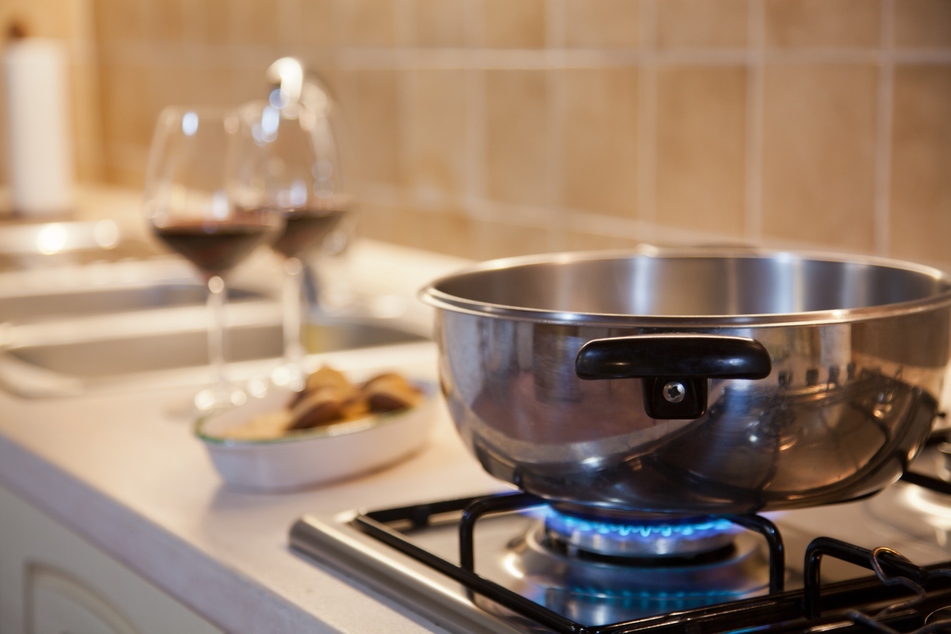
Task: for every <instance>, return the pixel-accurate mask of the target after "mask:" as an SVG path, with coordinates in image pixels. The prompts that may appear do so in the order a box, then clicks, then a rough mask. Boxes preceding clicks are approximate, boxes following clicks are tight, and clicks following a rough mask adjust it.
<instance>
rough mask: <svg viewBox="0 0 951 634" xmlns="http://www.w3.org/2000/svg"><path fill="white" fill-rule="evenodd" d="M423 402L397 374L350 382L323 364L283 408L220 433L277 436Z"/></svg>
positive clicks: (251, 437)
mask: <svg viewBox="0 0 951 634" xmlns="http://www.w3.org/2000/svg"><path fill="white" fill-rule="evenodd" d="M422 401H423V394H422V392H421V391H420V390H419V389H418V388H417V387H416V386H415V385H413V384H412V383H411V382H410V381H408V380H407V379H406V378H405V377H403V376H402V375H400V374H398V373H395V372H387V373H385V374H381V375H379V376H376V377H374V378H372V379H370V380H369V381H367V382H366V383H363V384H353V383H351V382H350V381H349V380H348V379H347V377H346V376H344V375H343V374H342V373H341V372H340V371H338V370H335V369H334V368H332V367H330V366H327V365H324V366H322V367H321V368H320V369H318V370H317V371H316V372H313V373H312V374H310V375H308V377H307V381H306V383H305V386H304V389H303V390H301V391H300V392H296V393H294V395H293V396H292V397H291V398H290V400H289V401H288V402H287V404H286V405H285V406H284V408H282V409H280V410H276V411H271V412H267V413H265V414H262V415H260V416H255V417H253V418H251V419H250V420H249V421H248V422H246V423H244V424H242V425H238V426H235V427H233V428H231V429H229V430H227V431H225V432H224V433H223V434H222V436H224V437H226V438H233V439H240V440H266V439H270V438H279V437H281V436H284V435H286V434H289V433H292V432H296V431H303V430H307V429H314V428H315V427H324V426H327V425H333V424H336V423H343V422H347V421H351V420H356V419H359V418H363V417H365V416H370V415H373V414H382V413H386V412H396V411H399V410H403V409H409V408H411V407H415V406H417V405H419V404H420V403H421V402H422Z"/></svg>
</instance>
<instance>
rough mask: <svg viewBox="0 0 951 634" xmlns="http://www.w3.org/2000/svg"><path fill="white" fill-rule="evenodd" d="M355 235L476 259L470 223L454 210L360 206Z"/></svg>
mask: <svg viewBox="0 0 951 634" xmlns="http://www.w3.org/2000/svg"><path fill="white" fill-rule="evenodd" d="M357 235H359V236H361V237H364V238H371V239H374V240H381V241H384V242H392V243H395V244H401V245H404V246H407V247H414V248H417V249H426V250H428V251H435V252H437V253H446V254H448V255H456V256H459V257H464V258H472V259H476V258H477V253H476V248H475V236H474V231H473V228H472V220H471V219H470V218H469V217H467V216H466V215H465V214H463V213H461V212H458V211H455V210H445V211H439V212H427V211H418V210H415V209H412V208H409V207H401V206H398V205H378V204H372V203H361V205H360V219H359V222H358V224H357Z"/></svg>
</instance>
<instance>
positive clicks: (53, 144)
mask: <svg viewBox="0 0 951 634" xmlns="http://www.w3.org/2000/svg"><path fill="white" fill-rule="evenodd" d="M3 71H4V86H5V93H6V95H5V97H6V117H7V147H8V150H9V161H8V162H9V172H10V197H11V203H12V206H13V210H14V212H15V213H18V214H23V215H34V214H55V213H64V212H68V211H70V210H71V209H72V207H73V180H74V175H73V144H72V134H71V126H70V123H69V117H70V112H69V93H68V91H67V84H66V53H65V51H64V50H63V47H62V45H61V44H60V43H59V42H56V41H54V40H44V39H39V38H25V39H20V40H14V41H12V42H10V44H8V46H7V47H6V50H5V51H4V55H3Z"/></svg>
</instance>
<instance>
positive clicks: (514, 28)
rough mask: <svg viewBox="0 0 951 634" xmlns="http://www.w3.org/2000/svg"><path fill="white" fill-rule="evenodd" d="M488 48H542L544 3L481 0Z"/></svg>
mask: <svg viewBox="0 0 951 634" xmlns="http://www.w3.org/2000/svg"><path fill="white" fill-rule="evenodd" d="M483 2H484V3H485V5H484V6H485V42H484V45H485V46H487V47H489V48H544V47H545V31H546V26H545V0H483Z"/></svg>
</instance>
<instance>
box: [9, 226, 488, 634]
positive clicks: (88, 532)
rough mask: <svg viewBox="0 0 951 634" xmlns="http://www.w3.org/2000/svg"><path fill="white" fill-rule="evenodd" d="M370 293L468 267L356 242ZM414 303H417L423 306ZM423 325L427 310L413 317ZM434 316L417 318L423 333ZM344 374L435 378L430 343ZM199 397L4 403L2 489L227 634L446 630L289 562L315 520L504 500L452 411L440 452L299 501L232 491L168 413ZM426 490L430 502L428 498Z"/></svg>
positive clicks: (373, 357) (353, 259) (147, 388)
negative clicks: (461, 500) (294, 533)
mask: <svg viewBox="0 0 951 634" xmlns="http://www.w3.org/2000/svg"><path fill="white" fill-rule="evenodd" d="M352 251H353V254H352V255H351V256H350V258H349V261H350V264H351V266H352V270H353V271H355V274H356V276H357V277H358V278H361V279H363V280H364V282H365V289H364V290H366V291H367V292H374V291H381V290H385V292H386V293H389V294H391V295H392V294H393V293H397V294H401V295H404V296H406V298H407V301H409V300H410V299H411V297H410V296H411V295H412V293H413V291H414V290H415V289H416V288H418V287H419V286H420V285H421V284H422V283H425V282H426V281H428V280H429V279H432V278H434V277H436V276H438V275H439V274H442V273H444V272H447V271H450V270H453V269H455V268H458V266H459V265H461V264H463V261H461V260H457V259H454V258H447V257H442V256H432V255H429V254H423V253H419V252H414V251H411V250H407V249H402V248H399V247H393V246H390V245H385V244H380V243H369V242H359V243H357V244H355V245H354V246H353V249H352ZM412 301H414V302H415V300H412ZM414 311H416V312H414ZM427 311H428V309H426V308H425V307H419V306H416V305H415V304H413V305H412V309H411V310H410V311H409V312H410V313H411V314H413V315H414V316H415V317H414V318H416V319H420V318H424V319H425V318H428V312H427ZM325 357H326V360H327V361H328V362H330V363H332V364H333V365H335V366H336V367H339V368H340V369H342V370H345V371H353V372H370V371H373V370H375V369H380V368H394V369H399V370H400V371H402V372H404V373H406V374H409V375H412V376H419V377H429V378H435V373H436V349H435V346H434V344H432V343H430V342H422V343H413V344H402V345H399V346H393V347H389V348H386V349H383V348H378V349H363V350H358V351H350V352H343V353H332V354H328V355H325ZM197 387H198V385H197V383H195V384H184V385H172V386H163V387H160V388H158V387H156V386H151V385H141V386H138V387H126V388H124V389H123V391H122V392H116V391H112V392H110V391H109V390H99V391H94V392H91V393H88V394H84V395H82V396H77V397H67V398H46V399H35V400H26V399H21V398H17V397H14V396H11V395H9V394H6V393H0V412H2V413H0V483H3V484H4V485H5V486H7V487H8V488H9V489H11V490H12V491H13V492H14V493H17V494H18V495H20V496H21V497H22V498H24V499H25V500H27V501H29V502H31V503H32V504H34V505H35V506H36V507H38V508H39V509H40V510H42V511H44V512H46V513H47V514H48V515H50V516H51V517H53V518H54V519H56V520H57V521H59V522H61V523H62V524H63V525H65V526H66V527H68V528H69V529H71V530H72V531H74V532H75V533H77V534H78V535H80V536H82V537H84V538H85V539H87V540H88V541H89V542H91V543H93V544H95V545H96V546H98V547H99V548H100V549H101V550H102V551H104V552H106V553H108V554H109V555H111V556H112V557H114V558H115V559H117V560H118V561H120V562H122V563H123V564H124V565H125V566H127V567H128V568H130V569H132V570H134V571H136V572H138V573H139V574H140V575H141V576H143V577H144V578H146V579H148V580H149V581H151V582H152V583H153V584H155V585H156V586H157V587H159V588H161V589H163V590H164V591H165V592H167V593H168V594H169V595H171V596H173V597H174V598H176V599H177V600H179V601H180V602H182V603H184V604H186V605H188V606H189V607H190V608H191V609H193V610H194V611H195V612H197V613H198V614H200V615H202V616H203V617H205V618H206V619H207V620H209V621H211V622H213V623H214V624H216V625H218V626H219V627H221V628H222V629H223V630H226V631H229V632H242V631H244V632H260V631H269V632H305V631H315V632H324V631H326V632H354V633H357V632H360V633H362V632H368V631H381V627H382V626H381V624H385V631H387V632H394V633H407V634H408V633H415V632H440V631H443V630H442V629H441V628H440V627H439V626H438V625H437V624H433V623H431V622H428V621H426V620H424V619H422V618H420V617H417V616H416V615H414V614H412V613H410V612H408V611H407V610H405V609H403V608H401V607H399V606H397V605H396V604H394V603H393V602H391V601H390V600H388V599H386V598H384V597H381V596H379V595H376V594H373V593H369V594H368V592H369V591H367V590H365V589H363V588H361V587H360V586H358V585H356V584H355V583H352V582H350V581H348V580H346V579H345V578H343V577H341V576H339V575H338V574H337V573H335V572H332V571H330V570H328V569H325V568H323V567H321V566H320V565H317V564H315V563H313V562H311V561H309V560H305V559H303V558H302V557H300V556H299V555H297V554H295V553H293V552H291V551H290V550H289V548H288V530H289V528H290V526H291V524H292V523H293V521H294V520H295V519H296V518H298V517H299V516H301V515H303V514H306V513H326V512H336V511H343V510H347V509H351V508H354V507H355V506H366V507H369V508H379V507H386V506H391V505H399V504H404V503H411V502H417V501H424V500H423V498H422V496H423V495H425V497H426V499H432V497H433V496H434V495H436V496H442V497H456V496H460V495H469V494H478V493H483V492H486V491H492V490H498V489H500V488H502V487H501V485H500V484H499V483H498V482H496V481H495V480H493V479H492V478H490V477H489V476H488V475H487V474H485V473H484V472H483V471H482V469H481V468H480V467H479V466H478V464H477V463H476V462H475V460H474V459H473V458H472V457H470V456H469V455H468V453H467V452H466V451H465V449H464V447H463V446H462V444H461V442H460V440H459V439H458V438H457V436H456V433H455V430H454V429H453V427H452V424H451V421H450V419H449V417H448V413H447V412H446V410H445V407H444V405H442V406H440V408H439V409H438V421H437V424H436V426H435V431H434V433H433V437H432V439H431V441H430V442H429V443H428V445H427V446H426V447H425V448H424V449H423V450H422V451H421V452H420V453H419V454H417V455H415V456H413V457H412V458H410V459H409V460H407V461H405V462H403V463H401V464H399V465H396V466H394V467H391V468H389V469H385V470H382V471H379V472H376V473H372V474H369V475H366V476H363V477H359V478H357V479H354V480H350V481H346V482H341V483H338V484H335V485H330V486H326V487H324V488H319V489H313V490H308V491H304V492H299V493H293V494H250V493H239V492H233V491H230V490H228V489H226V488H225V487H224V486H223V485H222V482H221V480H220V479H219V477H218V474H217V473H216V472H215V470H214V469H213V467H212V464H211V462H210V460H209V458H208V456H207V454H206V452H205V450H204V447H203V446H202V444H201V443H200V442H198V441H197V440H196V439H195V438H194V437H193V435H192V430H191V426H190V424H189V423H188V422H187V421H185V420H182V419H176V418H174V417H172V416H170V415H169V414H168V413H167V412H168V411H169V407H170V404H172V403H176V402H182V401H183V400H185V399H187V398H189V397H190V396H191V395H192V394H193V393H194V392H195V391H196V389H197ZM423 492H425V493H423Z"/></svg>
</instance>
